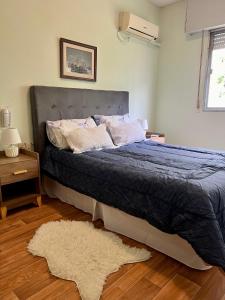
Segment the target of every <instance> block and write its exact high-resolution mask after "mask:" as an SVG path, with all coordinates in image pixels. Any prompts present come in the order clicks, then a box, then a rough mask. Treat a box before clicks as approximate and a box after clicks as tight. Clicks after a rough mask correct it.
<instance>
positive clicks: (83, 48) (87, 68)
mask: <svg viewBox="0 0 225 300" xmlns="http://www.w3.org/2000/svg"><path fill="white" fill-rule="evenodd" d="M96 73H97V47H94V46H90V45H86V44H82V43H78V42H75V41H71V40H67V39H63V38H61V39H60V77H61V78H70V79H78V80H88V81H96Z"/></svg>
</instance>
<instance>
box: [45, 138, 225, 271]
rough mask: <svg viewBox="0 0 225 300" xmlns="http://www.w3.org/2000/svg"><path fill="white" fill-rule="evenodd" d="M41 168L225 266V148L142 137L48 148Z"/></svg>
mask: <svg viewBox="0 0 225 300" xmlns="http://www.w3.org/2000/svg"><path fill="white" fill-rule="evenodd" d="M41 167H42V170H43V171H44V172H45V173H46V174H47V175H48V176H50V177H52V178H54V179H56V180H57V181H58V182H60V183H62V184H63V185H65V186H67V187H70V188H72V189H74V190H76V191H78V192H80V193H83V194H85V195H87V196H90V197H93V198H94V199H96V200H98V201H100V202H102V203H105V204H107V205H109V206H112V207H115V208H118V209H120V210H122V211H124V212H126V213H128V214H131V215H133V216H136V217H139V218H142V219H144V220H146V221H148V222H149V223H150V224H151V225H153V226H155V227H156V228H158V229H159V230H161V231H164V232H166V233H170V234H178V235H179V236H180V237H182V238H184V239H185V240H187V241H188V242H189V243H190V244H191V245H192V247H193V248H194V250H195V251H196V252H197V254H198V255H199V256H200V257H201V258H202V259H203V260H204V261H206V262H207V263H209V264H212V265H218V266H221V267H223V268H225V244H224V237H225V228H224V220H225V215H224V214H225V210H224V208H225V153H224V152H216V151H208V150H204V149H190V148H185V147H176V146H172V145H165V144H164V145H163V144H158V143H156V142H152V141H149V140H148V141H143V142H141V143H134V144H130V145H126V146H123V147H120V148H117V149H107V150H101V151H90V152H86V153H83V154H79V155H77V154H73V153H72V152H70V151H67V150H58V149H56V148H55V147H53V146H50V145H49V146H48V147H46V149H45V154H44V159H43V160H42V165H41Z"/></svg>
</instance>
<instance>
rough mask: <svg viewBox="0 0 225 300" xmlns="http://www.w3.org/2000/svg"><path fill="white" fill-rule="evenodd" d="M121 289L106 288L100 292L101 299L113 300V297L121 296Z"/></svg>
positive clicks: (118, 297)
mask: <svg viewBox="0 0 225 300" xmlns="http://www.w3.org/2000/svg"><path fill="white" fill-rule="evenodd" d="M123 294H124V293H123V291H122V290H121V289H120V288H118V287H114V288H111V289H107V290H106V291H105V292H103V294H102V299H104V300H115V299H120V298H121V297H122V296H123Z"/></svg>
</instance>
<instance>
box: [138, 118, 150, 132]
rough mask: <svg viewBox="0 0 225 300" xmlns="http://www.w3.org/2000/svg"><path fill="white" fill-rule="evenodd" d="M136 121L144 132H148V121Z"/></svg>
mask: <svg viewBox="0 0 225 300" xmlns="http://www.w3.org/2000/svg"><path fill="white" fill-rule="evenodd" d="M138 121H139V123H140V125H141V127H142V128H143V129H144V130H148V121H147V120H144V119H139V120H138Z"/></svg>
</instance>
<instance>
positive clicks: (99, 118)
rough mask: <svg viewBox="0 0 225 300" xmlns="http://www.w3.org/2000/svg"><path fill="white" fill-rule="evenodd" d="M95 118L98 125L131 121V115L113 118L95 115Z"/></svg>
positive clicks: (114, 116)
mask: <svg viewBox="0 0 225 300" xmlns="http://www.w3.org/2000/svg"><path fill="white" fill-rule="evenodd" d="M93 118H94V120H95V123H96V124H97V125H100V124H106V123H108V122H112V121H120V122H126V123H127V122H130V121H131V117H130V115H129V114H125V115H113V116H104V115H94V116H93Z"/></svg>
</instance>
